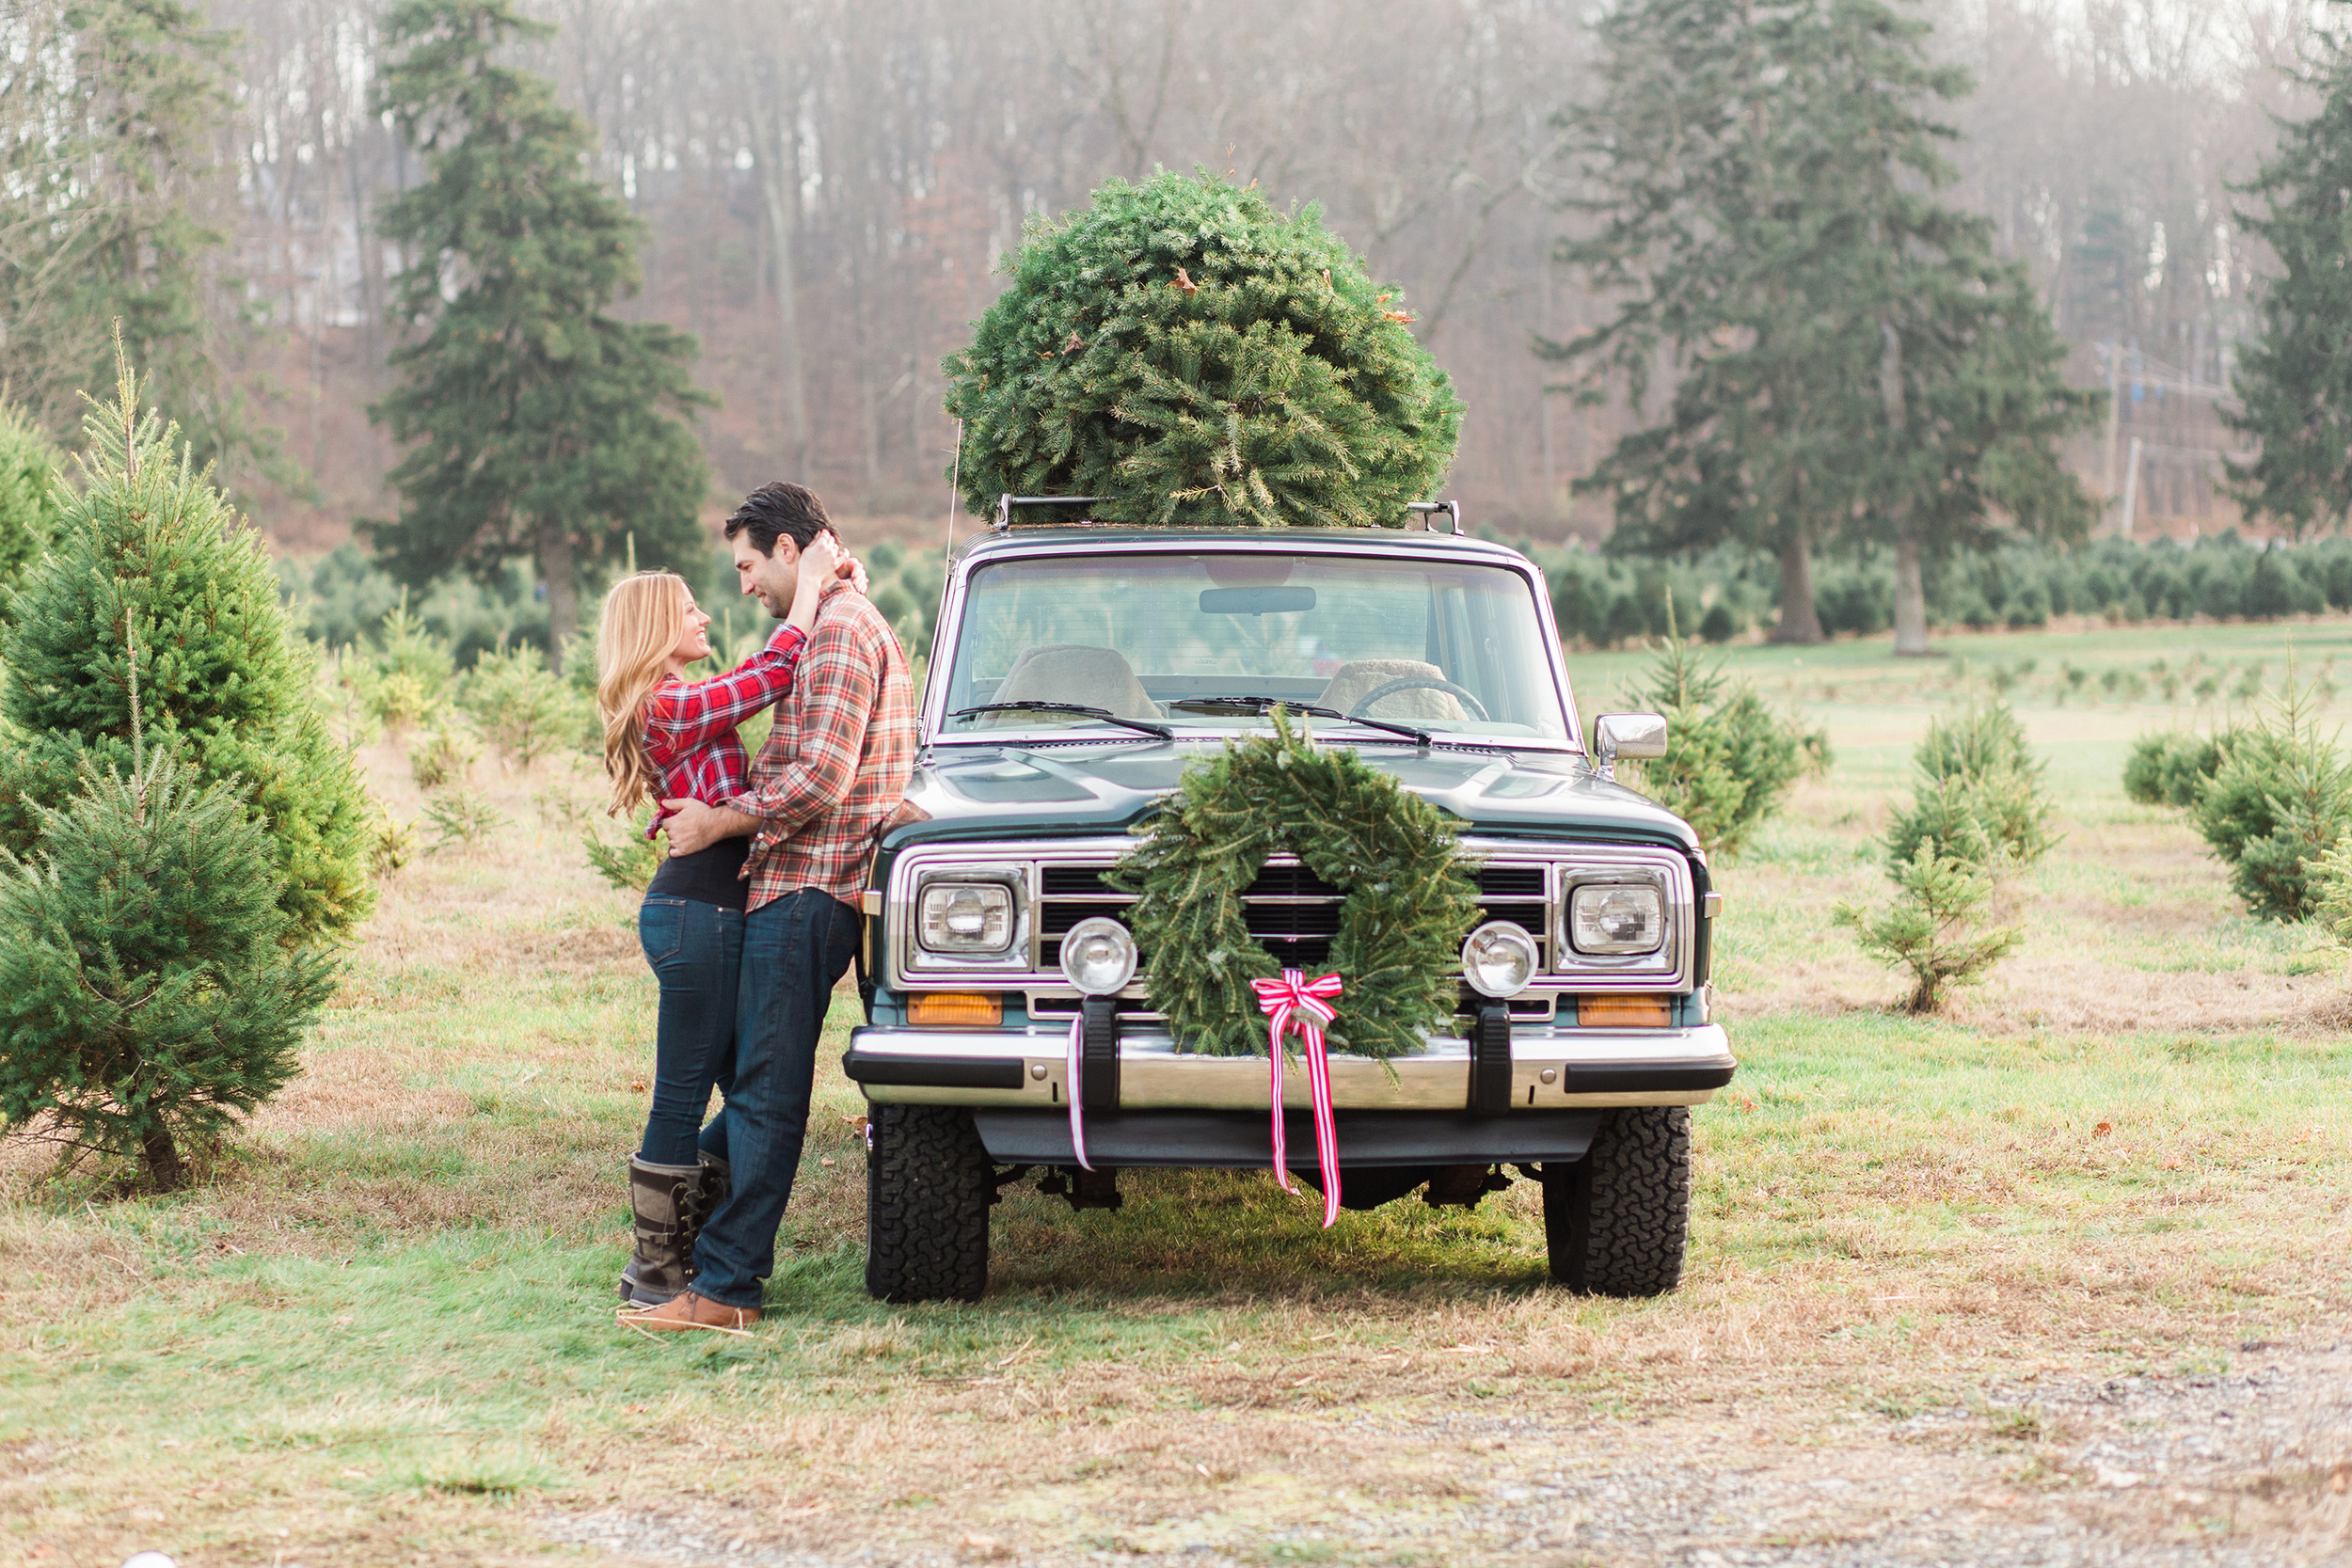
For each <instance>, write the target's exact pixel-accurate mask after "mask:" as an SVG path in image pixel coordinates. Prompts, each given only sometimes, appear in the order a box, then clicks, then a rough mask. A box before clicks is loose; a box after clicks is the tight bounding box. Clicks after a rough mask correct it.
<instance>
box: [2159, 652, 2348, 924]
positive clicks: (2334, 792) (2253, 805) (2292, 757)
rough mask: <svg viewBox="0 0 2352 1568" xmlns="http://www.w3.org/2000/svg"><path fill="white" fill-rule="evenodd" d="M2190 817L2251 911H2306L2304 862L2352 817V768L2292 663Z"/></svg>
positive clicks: (2223, 749)
mask: <svg viewBox="0 0 2352 1568" xmlns="http://www.w3.org/2000/svg"><path fill="white" fill-rule="evenodd" d="M2217 744H2218V746H2219V751H2220V762H2219V765H2218V766H2217V767H2216V768H2214V770H2213V774H2212V777H2211V781H2210V782H2209V783H2208V784H2206V785H2205V786H2204V788H2203V790H2202V791H2201V793H2200V794H2199V796H2198V798H2197V801H2196V804H2195V807H2194V811H2193V815H2192V817H2191V820H2192V821H2194V822H2195V823H2196V826H2197V831H2198V832H2200V833H2201V834H2202V835H2203V837H2204V840H2205V843H2206V844H2207V845H2208V846H2210V847H2211V848H2212V849H2213V852H2214V853H2215V855H2217V857H2219V858H2220V860H2221V861H2222V863H2224V864H2226V865H2228V866H2229V868H2230V885H2231V887H2232V889H2233V891H2235V892H2236V894H2237V895H2238V896H2239V897H2240V898H2242V899H2244V900H2245V902H2246V908H2247V910H2248V911H2249V913H2252V914H2257V915H2262V916H2265V917H2266V918H2268V919H2272V920H2287V921H2293V920H2300V919H2302V918H2303V916H2304V913H2305V906H2306V900H2307V896H2308V889H2307V887H2306V880H2305V879H2306V869H2305V868H2306V866H2307V865H2309V864H2310V863H2313V862H2316V861H2317V860H2318V859H2319V858H2320V856H2322V855H2323V854H2325V853H2326V852H2327V851H2328V850H2330V849H2332V848H2334V847H2336V845H2337V843H2338V842H2339V841H2340V840H2341V839H2342V838H2343V837H2344V829H2345V826H2346V824H2347V822H2352V768H2346V767H2345V765H2344V755H2343V752H2342V750H2341V748H2340V747H2339V745H2338V743H2337V737H2336V736H2334V735H2332V734H2330V735H2322V734H2321V733H2320V731H2319V721H2318V715H2317V713H2316V712H2315V711H2314V705H2313V704H2312V699H2311V694H2310V692H2309V690H2308V689H2305V688H2302V687H2298V686H2297V685H2296V681H2295V676H2294V673H2293V672H2292V671H2290V672H2289V673H2288V676H2287V684H2286V688H2285V689H2284V691H2282V692H2281V693H2280V697H2279V698H2278V699H2277V700H2276V701H2275V702H2272V703H2269V704H2266V705H2263V706H2262V707H2261V708H2259V709H2257V710H2256V713H2255V716H2254V717H2253V718H2252V719H2251V720H2250V721H2249V722H2247V723H2246V725H2245V726H2244V727H2243V728H2241V729H2240V730H2238V731H2237V732H2236V733H2235V734H2233V735H2232V736H2228V737H2227V738H2226V739H2225V740H2222V741H2220V742H2218V743H2217Z"/></svg>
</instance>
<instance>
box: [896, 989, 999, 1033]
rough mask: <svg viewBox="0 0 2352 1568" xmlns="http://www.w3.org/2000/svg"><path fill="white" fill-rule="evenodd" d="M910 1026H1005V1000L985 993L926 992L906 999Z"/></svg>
mask: <svg viewBox="0 0 2352 1568" xmlns="http://www.w3.org/2000/svg"><path fill="white" fill-rule="evenodd" d="M907 1022H909V1023H916V1024H923V1023H961V1024H970V1025H977V1026H979V1027H981V1028H984V1029H993V1028H995V1027H996V1026H997V1025H998V1024H1000V1023H1002V1022H1005V999H1004V998H1003V997H1001V996H999V995H997V994H996V993H995V992H993V991H985V990H926V991H917V992H915V993H914V995H912V996H910V997H908V998H907Z"/></svg>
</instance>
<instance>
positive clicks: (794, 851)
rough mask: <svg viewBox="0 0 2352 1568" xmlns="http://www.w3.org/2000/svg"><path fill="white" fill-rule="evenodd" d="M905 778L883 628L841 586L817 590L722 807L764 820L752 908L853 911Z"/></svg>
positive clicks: (904, 695) (902, 724)
mask: <svg viewBox="0 0 2352 1568" xmlns="http://www.w3.org/2000/svg"><path fill="white" fill-rule="evenodd" d="M913 772H914V687H913V686H912V685H911V684H910V683H909V681H908V679H907V661H906V656H905V655H904V654H902V653H900V652H899V651H898V639H897V638H896V637H893V636H892V635H891V634H890V623H889V622H887V621H885V620H883V619H882V611H881V610H876V609H875V608H874V606H873V604H872V602H871V601H869V600H868V599H866V596H865V595H864V594H860V593H858V592H857V591H856V590H855V589H853V588H851V587H850V585H849V584H848V583H845V582H836V583H834V584H833V585H832V586H830V587H828V588H827V589H826V590H825V596H824V598H823V599H822V600H820V601H819V602H818V608H817V630H816V631H815V632H814V633H813V634H812V635H811V636H810V638H809V640H808V653H807V656H806V657H804V658H803V660H802V661H801V678H800V679H799V680H798V681H797V682H796V683H795V684H794V686H793V688H792V692H791V695H789V696H788V697H787V698H786V699H785V702H784V705H783V706H782V707H781V708H779V709H778V710H777V712H776V721H775V724H774V725H773V726H772V727H771V729H770V730H769V731H768V742H767V744H766V745H764V746H762V747H761V748H760V749H759V756H758V758H757V760H755V762H754V763H753V764H752V775H751V787H750V788H749V789H748V790H746V791H745V792H744V793H743V794H742V795H740V796H739V797H737V798H736V799H734V800H729V801H726V802H725V803H726V804H727V805H730V806H733V807H734V808H735V809H736V810H738V811H741V812H748V813H750V814H751V815H752V816H756V817H759V818H761V821H760V824H759V827H758V829H757V831H756V832H755V835H754V837H753V839H752V852H751V858H750V859H749V860H748V861H746V862H745V863H744V866H743V876H744V878H745V879H747V880H748V881H750V883H751V884H752V886H751V900H750V903H751V908H753V909H758V908H759V907H760V906H761V905H763V904H766V903H770V902H771V901H772V900H774V899H777V898H781V897H783V896H784V895H786V894H787V893H794V892H798V891H799V890H800V889H802V888H815V889H817V890H818V891H820V892H823V893H829V894H831V895H833V896H834V897H835V898H838V899H840V900H841V901H842V902H843V903H845V904H850V905H855V904H856V903H857V902H858V900H859V895H861V894H863V893H864V892H865V891H866V873H867V871H868V869H869V868H870V867H871V865H872V863H873V858H874V841H875V840H876V839H877V838H878V837H880V836H881V833H882V828H883V827H884V826H885V825H886V824H887V823H888V822H889V820H890V818H891V817H892V816H893V815H895V814H896V813H897V811H898V806H899V803H900V801H902V800H904V799H905V798H906V789H907V779H908V777H909V776H910V775H911V774H912V773H913Z"/></svg>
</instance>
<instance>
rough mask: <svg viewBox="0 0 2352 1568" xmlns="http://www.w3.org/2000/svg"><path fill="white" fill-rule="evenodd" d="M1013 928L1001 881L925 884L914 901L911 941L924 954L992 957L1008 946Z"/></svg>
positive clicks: (1007, 892)
mask: <svg viewBox="0 0 2352 1568" xmlns="http://www.w3.org/2000/svg"><path fill="white" fill-rule="evenodd" d="M1013 925H1014V922H1013V903H1012V889H1011V888H1010V887H1009V886H1007V885H1006V884H1005V883H1003V882H951V881H945V880H942V881H932V882H926V883H924V884H923V891H922V894H921V895H919V897H918V898H917V899H916V908H915V925H914V930H915V939H914V940H915V943H916V945H918V946H920V947H921V948H922V949H923V951H925V952H926V953H940V954H946V955H950V956H954V957H959V958H971V957H976V956H977V957H993V956H995V955H999V954H1002V953H1005V952H1007V951H1009V950H1010V948H1011V947H1012V934H1013Z"/></svg>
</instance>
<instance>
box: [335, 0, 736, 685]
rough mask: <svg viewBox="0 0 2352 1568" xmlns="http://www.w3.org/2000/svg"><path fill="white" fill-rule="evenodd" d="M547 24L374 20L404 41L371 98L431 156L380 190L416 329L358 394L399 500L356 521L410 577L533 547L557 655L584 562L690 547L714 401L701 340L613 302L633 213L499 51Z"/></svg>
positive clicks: (664, 554)
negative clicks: (701, 422)
mask: <svg viewBox="0 0 2352 1568" xmlns="http://www.w3.org/2000/svg"><path fill="white" fill-rule="evenodd" d="M553 32H554V29H553V28H552V27H548V26H545V25H543V24H538V23H534V22H531V21H528V20H526V19H525V18H524V17H523V16H522V15H521V13H520V12H518V11H517V10H516V8H514V7H513V6H512V5H511V4H509V3H508V0H403V3H402V4H400V5H398V6H395V7H394V8H392V10H391V12H390V14H389V17H388V18H387V19H386V22H385V39H386V42H387V43H388V44H389V46H390V48H392V49H393V50H395V51H397V52H398V58H397V59H396V60H395V61H394V62H393V63H392V64H391V65H390V66H389V67H388V68H387V69H386V70H385V71H384V73H383V75H382V76H381V77H380V78H379V79H378V81H377V84H376V89H375V104H376V107H377V109H378V110H379V111H380V112H382V113H385V114H389V115H390V116H392V117H393V118H394V119H395V120H396V121H397V122H398V123H399V125H400V128H401V131H402V134H403V135H405V136H406V137H407V138H408V141H409V143H410V144H411V145H412V146H414V147H415V148H416V149H417V150H419V151H420V152H421V153H423V154H424V159H425V166H426V168H427V170H428V173H427V176H426V178H425V180H424V181H423V182H421V183H420V184H417V185H414V186H411V187H410V188H409V189H407V190H405V191H404V192H402V193H401V194H400V195H399V196H397V197H395V198H392V199H391V200H390V201H389V202H387V203H386V204H385V205H384V207H383V209H382V217H381V227H382V230H383V232H384V235H385V237H386V238H387V239H390V240H395V241H398V242H400V243H401V244H403V245H406V246H407V247H408V249H409V253H410V254H411V255H413V256H414V257H415V258H416V261H415V263H414V264H413V265H411V266H410V267H409V268H408V269H407V270H406V271H405V272H403V273H402V274H401V275H400V277H398V279H396V280H395V283H394V295H395V297H394V300H393V304H392V308H391V314H392V319H393V321H394V323H395V325H398V326H399V327H400V328H402V329H403V330H404V331H410V332H414V333H416V334H418V336H417V337H416V338H415V340H414V341H410V342H409V343H407V344H406V345H405V346H404V347H402V348H400V349H397V350H395V351H394V352H393V354H392V356H391V359H390V364H391V369H392V371H393V372H394V374H395V375H396V376H397V378H398V385H397V386H396V387H395V388H393V389H392V390H391V391H390V392H389V393H388V394H387V395H386V396H385V397H384V399H383V400H382V401H381V402H379V403H377V404H374V405H373V406H372V407H371V408H370V409H369V411H368V413H369V417H370V418H371V419H373V420H375V421H376V422H378V423H380V424H383V425H385V426H387V427H388V428H389V430H390V431H391V434H392V437H393V439H394V440H396V441H398V442H400V443H401V444H402V446H404V447H405V448H406V451H405V455H404V456H403V457H402V458H401V460H400V462H399V463H398V464H397V465H396V466H395V467H393V468H392V471H391V472H390V473H389V475H388V476H386V477H387V478H388V479H389V481H390V483H391V484H392V485H393V487H394V488H395V489H397V490H398V491H399V492H400V495H401V514H400V516H399V518H398V519H397V520H395V521H392V522H389V523H385V522H377V523H372V524H368V525H366V527H367V530H368V531H369V533H370V534H371V536H372V537H373V539H374V541H375V543H376V545H377V546H378V548H379V549H381V550H382V551H383V553H384V559H385V562H386V564H387V565H388V566H389V568H390V570H391V571H392V572H393V573H395V574H396V575H398V576H399V577H401V578H404V579H405V580H406V581H408V582H410V583H413V584H416V585H417V586H420V587H421V586H423V585H424V584H426V583H428V582H430V581H431V580H433V579H434V578H437V577H439V576H441V575H443V574H444V573H447V572H449V571H451V570H453V569H455V568H459V567H463V568H465V569H467V570H469V571H470V572H472V573H473V574H474V575H475V576H476V577H478V578H482V579H483V580H485V581H487V580H490V579H491V578H495V577H497V576H498V574H499V573H500V572H501V571H502V570H503V569H504V567H505V564H506V562H507V561H508V560H509V559H510V558H512V557H514V556H516V555H518V554H530V555H532V556H533V557H535V558H536V560H537V562H538V567H539V574H540V578H541V580H542V581H544V582H545V583H546V585H547V594H548V627H549V637H550V642H551V647H550V650H549V651H550V654H551V655H552V657H554V658H555V659H557V660H558V661H560V660H561V659H562V657H563V654H564V648H565V646H566V645H567V644H568V643H569V642H570V641H572V640H573V639H574V637H575V636H576V635H577V634H578V632H579V630H580V578H581V577H582V575H583V574H584V573H586V572H587V571H588V569H589V568H590V567H592V566H593V565H596V564H597V563H599V562H602V563H617V562H619V561H620V559H621V557H622V554H623V549H624V545H623V541H624V540H625V539H626V538H628V536H629V535H631V534H632V533H633V534H634V536H635V547H636V549H637V551H638V553H639V554H640V555H642V556H643V557H644V559H645V560H646V562H648V563H650V564H655V565H661V564H672V563H691V564H699V558H700V555H701V552H702V548H703V545H704V540H703V536H702V533H701V531H700V529H699V527H698V526H697V524H696V521H695V512H696V508H697V507H699V506H700V504H701V502H702V499H703V492H704V490H705V489H706V488H707V485H708V483H709V480H708V474H707V469H706V468H705V467H704V463H703V455H702V446H701V443H700V442H699V441H698V440H696V438H695V436H694V432H693V431H692V430H691V428H690V427H689V426H688V425H687V423H686V422H685V419H686V417H687V416H689V415H691V414H692V413H693V412H694V410H696V409H698V408H701V407H705V406H707V405H708V404H711V403H712V402H713V401H714V400H713V399H711V398H710V397H709V396H708V395H707V394H705V393H703V392H700V391H697V390H696V389H695V388H694V386H693V383H692V379H691V367H692V365H693V361H694V356H695V355H696V353H697V352H698V351H697V348H696V345H695V342H694V340H693V339H692V338H691V337H689V336H687V335H686V334H685V333H682V332H678V331H676V330H675V329H674V328H672V327H669V326H666V325H662V324H661V323H660V322H625V321H622V320H620V319H618V318H617V317H614V316H612V315H609V314H607V313H606V309H607V307H609V306H611V305H612V302H613V301H614V300H616V299H618V298H620V297H622V296H623V295H625V294H628V293H634V292H635V291H636V289H637V287H638V284H639V281H640V274H639V272H638V267H637V260H636V247H637V244H638V242H639V240H640V239H641V238H643V236H644V224H643V223H642V222H641V221H640V220H639V219H638V218H637V217H636V216H635V215H633V214H631V213H630V212H629V211H628V207H627V206H625V205H624V204H623V203H622V201H621V199H620V198H618V197H617V196H615V195H613V194H612V192H610V191H608V190H606V189H605V188H604V187H603V186H602V185H600V184H598V183H597V182H596V181H595V180H594V179H592V178H591V177H590V176H589V174H588V172H587V170H586V169H585V168H584V167H583V164H584V162H585V160H586V158H587V155H588V153H589V151H590V150H591V147H592V137H591V135H590V132H589V127H588V125H587V123H586V121H584V120H582V119H580V116H578V115H577V114H574V113H573V112H572V111H571V110H569V109H567V108H565V107H564V105H563V104H562V103H558V102H557V100H556V96H555V90H554V88H553V87H551V86H550V85H549V84H548V82H547V81H545V80H544V79H543V78H540V77H538V76H534V75H532V74H531V73H530V72H529V71H518V70H516V69H515V68H513V67H511V66H507V65H502V64H500V63H498V60H497V58H496V56H497V55H499V53H500V52H501V49H502V48H503V47H504V46H505V45H506V44H508V43H509V42H510V41H512V40H532V39H541V38H546V37H548V36H549V35H551V34H552V33H553Z"/></svg>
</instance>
